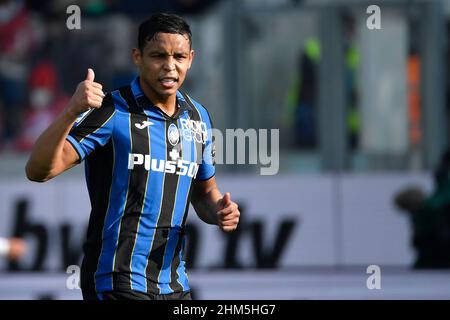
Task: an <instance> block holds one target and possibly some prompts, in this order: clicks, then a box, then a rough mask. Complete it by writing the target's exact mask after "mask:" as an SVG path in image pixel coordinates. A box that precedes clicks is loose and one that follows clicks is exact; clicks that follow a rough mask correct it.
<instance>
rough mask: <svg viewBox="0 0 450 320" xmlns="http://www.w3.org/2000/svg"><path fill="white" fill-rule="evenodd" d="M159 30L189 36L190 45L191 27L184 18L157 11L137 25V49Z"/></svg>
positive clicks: (190, 42) (190, 43)
mask: <svg viewBox="0 0 450 320" xmlns="http://www.w3.org/2000/svg"><path fill="white" fill-rule="evenodd" d="M159 32H164V33H174V34H176V33H178V34H181V35H187V36H188V38H189V45H190V47H192V33H191V28H190V27H189V24H188V23H187V22H186V20H184V19H183V18H182V17H180V16H178V15H176V14H171V13H165V12H159V13H156V14H154V15H152V16H151V17H150V18H149V19H147V20H145V21H144V22H142V23H141V24H140V25H139V33H138V47H139V49H140V50H141V51H143V50H144V47H145V45H146V43H147V41H151V40H153V39H154V38H155V35H156V34H157V33H159Z"/></svg>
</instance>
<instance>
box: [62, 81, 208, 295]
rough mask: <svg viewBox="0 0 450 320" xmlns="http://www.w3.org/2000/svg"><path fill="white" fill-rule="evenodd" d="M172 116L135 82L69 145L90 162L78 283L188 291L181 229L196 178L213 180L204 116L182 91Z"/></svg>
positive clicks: (80, 127)
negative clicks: (87, 212) (87, 214)
mask: <svg viewBox="0 0 450 320" xmlns="http://www.w3.org/2000/svg"><path fill="white" fill-rule="evenodd" d="M177 106H178V109H177V111H176V113H175V114H174V115H173V116H172V117H169V116H168V115H166V114H165V113H164V112H163V111H162V110H161V109H159V108H158V107H156V106H154V105H153V104H152V103H151V101H150V100H149V99H148V98H147V97H146V96H145V95H144V93H143V92H142V89H141V88H140V85H139V78H136V79H135V80H134V81H133V82H132V83H131V85H129V86H126V87H122V88H120V89H118V90H115V91H112V92H111V93H108V94H107V95H106V96H105V98H104V100H103V104H102V107H101V108H99V109H91V110H89V111H87V112H86V113H84V114H82V115H81V116H80V117H79V118H78V119H77V121H76V122H75V124H74V126H73V128H72V130H71V131H70V134H69V136H68V137H67V140H68V141H69V142H70V143H71V144H72V145H73V147H74V148H75V150H76V151H77V153H78V154H79V156H80V161H82V160H86V161H85V172H86V181H87V187H88V192H89V197H90V201H91V206H92V211H91V215H90V219H89V226H88V232H87V240H86V242H85V245H84V253H85V257H84V260H83V266H82V274H81V285H82V287H83V288H94V286H95V290H96V291H97V292H104V291H110V290H114V289H117V290H120V289H132V290H137V291H141V292H149V293H156V294H170V293H173V292H180V291H187V290H189V284H188V278H187V275H186V270H185V261H184V260H183V251H184V246H185V238H184V227H185V222H186V217H187V212H188V208H189V202H190V196H191V189H192V182H193V180H206V179H209V178H211V177H212V176H214V174H215V169H214V163H213V159H212V153H213V152H212V132H211V128H212V124H211V119H210V117H209V114H208V112H207V110H206V109H205V108H204V107H203V106H202V105H200V104H199V103H197V102H196V101H194V100H193V99H191V98H190V97H189V96H188V95H186V94H185V93H183V92H180V91H178V92H177Z"/></svg>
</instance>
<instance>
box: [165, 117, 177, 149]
mask: <svg viewBox="0 0 450 320" xmlns="http://www.w3.org/2000/svg"><path fill="white" fill-rule="evenodd" d="M167 137H168V139H169V142H170V144H171V145H172V146H176V145H177V144H178V142H180V132H179V131H178V128H177V126H176V125H175V124H174V123H171V124H170V126H169V128H168V129H167Z"/></svg>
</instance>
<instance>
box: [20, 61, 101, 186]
mask: <svg viewBox="0 0 450 320" xmlns="http://www.w3.org/2000/svg"><path fill="white" fill-rule="evenodd" d="M94 77H95V74H94V71H93V70H92V69H88V74H87V77H86V80H84V81H82V82H80V83H79V84H78V86H77V89H76V91H75V93H74V94H73V96H72V98H71V100H70V102H69V104H68V105H67V107H66V108H65V109H64V111H63V112H62V113H61V114H59V115H58V117H57V118H56V119H55V121H53V123H52V124H51V125H50V126H49V127H48V128H47V129H46V130H45V131H44V132H43V133H42V134H41V135H40V136H39V138H38V139H37V141H36V143H35V144H34V146H33V150H32V151H31V155H30V158H29V159H28V162H27V165H26V168H25V172H26V175H27V178H28V179H29V180H32V181H37V182H44V181H47V180H50V179H51V178H53V177H55V176H57V175H58V174H60V173H62V172H64V171H65V170H67V169H69V168H71V167H73V166H75V165H76V164H77V162H78V160H79V158H80V157H79V155H78V153H77V152H76V151H75V149H74V147H73V146H72V145H71V144H70V143H69V142H68V141H67V140H66V138H67V136H68V134H69V132H70V130H71V128H72V126H73V124H74V123H75V120H76V119H77V118H78V116H79V115H80V114H82V113H84V112H86V111H87V110H89V109H90V108H100V107H101V105H102V102H103V97H104V93H103V91H102V85H101V84H99V83H97V82H94Z"/></svg>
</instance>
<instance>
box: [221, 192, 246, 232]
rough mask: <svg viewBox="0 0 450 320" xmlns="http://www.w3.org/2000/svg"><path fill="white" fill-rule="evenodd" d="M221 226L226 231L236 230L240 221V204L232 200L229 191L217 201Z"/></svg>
mask: <svg viewBox="0 0 450 320" xmlns="http://www.w3.org/2000/svg"><path fill="white" fill-rule="evenodd" d="M217 206H218V210H219V211H218V212H217V215H218V218H219V227H220V229H222V230H223V231H225V232H231V231H233V230H235V229H236V228H237V226H238V223H239V216H240V215H241V213H240V212H239V210H238V205H237V204H236V203H235V202H233V201H231V195H230V193H229V192H227V193H225V195H224V196H223V198H222V199H220V200H219V201H218V202H217Z"/></svg>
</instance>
